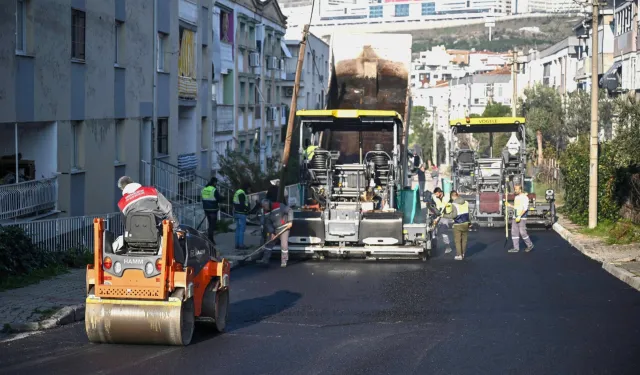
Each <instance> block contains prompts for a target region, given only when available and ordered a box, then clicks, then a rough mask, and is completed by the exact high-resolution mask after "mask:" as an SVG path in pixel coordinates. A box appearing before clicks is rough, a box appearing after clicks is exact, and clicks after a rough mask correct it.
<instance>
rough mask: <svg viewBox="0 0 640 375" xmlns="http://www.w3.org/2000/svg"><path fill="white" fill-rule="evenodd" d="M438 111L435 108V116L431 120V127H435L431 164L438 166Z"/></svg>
mask: <svg viewBox="0 0 640 375" xmlns="http://www.w3.org/2000/svg"><path fill="white" fill-rule="evenodd" d="M436 111H437V109H436V107H435V106H434V107H433V110H432V112H433V114H432V120H431V126H433V147H431V164H433V165H438V125H437V122H438V121H437V118H436V113H437V112H436Z"/></svg>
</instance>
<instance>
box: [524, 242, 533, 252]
mask: <svg viewBox="0 0 640 375" xmlns="http://www.w3.org/2000/svg"><path fill="white" fill-rule="evenodd" d="M531 250H533V244H531V246H527V248H526V249H524V251H526V252H527V253H528V252H530V251H531Z"/></svg>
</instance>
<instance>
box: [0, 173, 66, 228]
mask: <svg viewBox="0 0 640 375" xmlns="http://www.w3.org/2000/svg"><path fill="white" fill-rule="evenodd" d="M57 200H58V178H57V177H53V178H45V179H41V180H33V181H25V182H20V183H17V184H5V185H0V220H7V219H14V218H18V217H23V216H29V215H35V214H38V213H44V212H48V211H52V210H54V209H55V208H56V202H57Z"/></svg>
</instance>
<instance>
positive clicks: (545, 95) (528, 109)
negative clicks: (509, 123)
mask: <svg viewBox="0 0 640 375" xmlns="http://www.w3.org/2000/svg"><path fill="white" fill-rule="evenodd" d="M524 96H525V98H524V99H523V100H521V101H520V108H522V112H521V113H522V115H524V116H525V117H526V118H527V139H528V140H529V142H528V148H529V147H530V148H535V149H537V154H538V165H540V163H541V162H542V160H543V150H544V144H543V142H547V143H549V144H551V145H553V146H554V147H555V148H556V149H559V148H560V146H561V145H563V144H564V137H565V131H564V121H563V118H564V111H563V109H562V99H561V98H560V94H559V93H558V91H556V90H555V89H554V88H552V87H548V86H544V85H542V84H537V85H536V86H534V87H532V88H527V89H525V90H524ZM534 140H535V141H534Z"/></svg>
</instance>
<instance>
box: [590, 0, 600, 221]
mask: <svg viewBox="0 0 640 375" xmlns="http://www.w3.org/2000/svg"><path fill="white" fill-rule="evenodd" d="M592 5H593V9H592V13H591V18H592V19H591V137H590V142H589V143H590V145H589V146H590V147H589V228H595V227H596V225H598V23H599V22H598V21H599V20H598V19H599V18H600V9H599V4H598V0H593V4H592Z"/></svg>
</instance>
